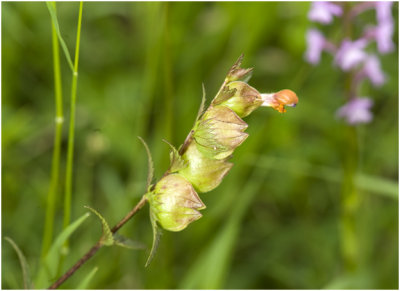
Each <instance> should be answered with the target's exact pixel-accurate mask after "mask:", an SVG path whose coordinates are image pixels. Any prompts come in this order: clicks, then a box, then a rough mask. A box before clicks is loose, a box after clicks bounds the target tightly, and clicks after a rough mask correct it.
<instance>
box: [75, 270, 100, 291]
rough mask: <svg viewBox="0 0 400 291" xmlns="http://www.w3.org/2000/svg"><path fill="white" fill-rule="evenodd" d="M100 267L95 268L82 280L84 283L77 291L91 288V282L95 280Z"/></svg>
mask: <svg viewBox="0 0 400 291" xmlns="http://www.w3.org/2000/svg"><path fill="white" fill-rule="evenodd" d="M98 269H99V268H98V267H94V268H93V270H92V271H90V273H89V274H88V275H87V276H86V277H85V278H84V279H83V280H82V282H81V283H80V284H79V285H78V286H77V287H76V289H77V290H84V289H87V287H88V286H89V283H90V281H91V280H92V279H93V277H94V275H95V274H96V272H97V270H98Z"/></svg>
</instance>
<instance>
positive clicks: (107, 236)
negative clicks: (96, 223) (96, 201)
mask: <svg viewBox="0 0 400 291" xmlns="http://www.w3.org/2000/svg"><path fill="white" fill-rule="evenodd" d="M84 207H85V208H87V209H89V210H90V211H92V212H93V213H94V214H96V216H97V217H98V218H99V219H100V221H101V225H102V228H103V235H102V237H101V243H102V244H103V245H105V246H111V245H113V244H114V237H113V233H112V232H111V229H110V226H109V225H108V223H107V221H106V220H105V219H104V217H103V216H102V215H101V214H100V213H98V212H97V211H96V210H94V209H93V208H91V207H89V206H84Z"/></svg>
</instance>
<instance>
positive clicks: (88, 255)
mask: <svg viewBox="0 0 400 291" xmlns="http://www.w3.org/2000/svg"><path fill="white" fill-rule="evenodd" d="M146 201H147V200H146V197H145V196H143V197H142V199H140V201H139V202H138V204H136V206H135V207H133V209H132V210H131V211H130V212H129V213H128V214H127V215H125V217H124V218H123V219H121V221H120V222H118V223H117V224H116V225H115V226H114V227H113V228H112V229H111V232H112V233H116V232H117V231H118V230H119V229H120V228H121V227H122V226H123V225H124V224H125V223H127V222H128V220H129V219H131V218H132V217H133V216H134V215H135V214H136V213H137V212H138V211H139V210H140V209H141V208H142V207H143V205H144V204H145V203H146ZM102 246H103V245H102V243H101V239H100V240H99V241H98V242H97V243H96V244H95V245H94V246H93V247H92V248H91V249H90V250H89V251H88V252H87V253H86V254H85V255H83V256H82V258H80V259H79V261H78V262H76V263H75V265H73V266H72V267H71V268H70V269H69V270H68V271H67V272H65V274H64V275H62V276H61V277H60V278H59V279H58V280H57V281H56V282H55V283H53V284H52V285H51V286H50V287H49V288H48V289H57V288H58V287H60V285H61V284H62V283H64V282H65V281H66V280H67V279H68V278H69V277H71V276H72V275H73V274H74V273H75V271H77V270H78V269H79V268H80V267H81V266H82V265H83V264H84V263H86V262H87V261H88V260H89V259H90V258H91V257H93V255H94V254H95V253H97V251H98V250H99V249H100V248H101V247H102Z"/></svg>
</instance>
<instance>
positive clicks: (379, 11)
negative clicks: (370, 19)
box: [375, 1, 394, 54]
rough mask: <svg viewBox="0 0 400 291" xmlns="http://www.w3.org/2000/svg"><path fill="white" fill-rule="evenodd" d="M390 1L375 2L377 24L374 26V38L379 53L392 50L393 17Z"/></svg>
mask: <svg viewBox="0 0 400 291" xmlns="http://www.w3.org/2000/svg"><path fill="white" fill-rule="evenodd" d="M392 4H393V3H392V2H388V1H382V2H377V3H376V21H377V23H378V25H377V26H376V28H375V39H376V42H377V44H378V50H379V52H380V53H383V54H384V53H388V52H391V51H393V49H394V44H393V41H392V36H393V30H394V25H393V17H392Z"/></svg>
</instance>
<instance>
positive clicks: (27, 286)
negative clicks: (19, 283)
mask: <svg viewBox="0 0 400 291" xmlns="http://www.w3.org/2000/svg"><path fill="white" fill-rule="evenodd" d="M4 239H5V240H6V241H8V242H9V243H10V245H11V246H12V247H13V248H14V250H15V252H16V253H17V255H18V260H19V263H20V264H21V269H22V277H23V280H24V289H32V287H33V286H32V282H31V278H30V274H29V266H28V262H27V261H26V258H25V256H24V254H23V253H22V251H21V250H20V249H19V247H18V246H17V244H16V243H15V242H14V241H13V240H12V239H11V238H9V237H5V238H4Z"/></svg>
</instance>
